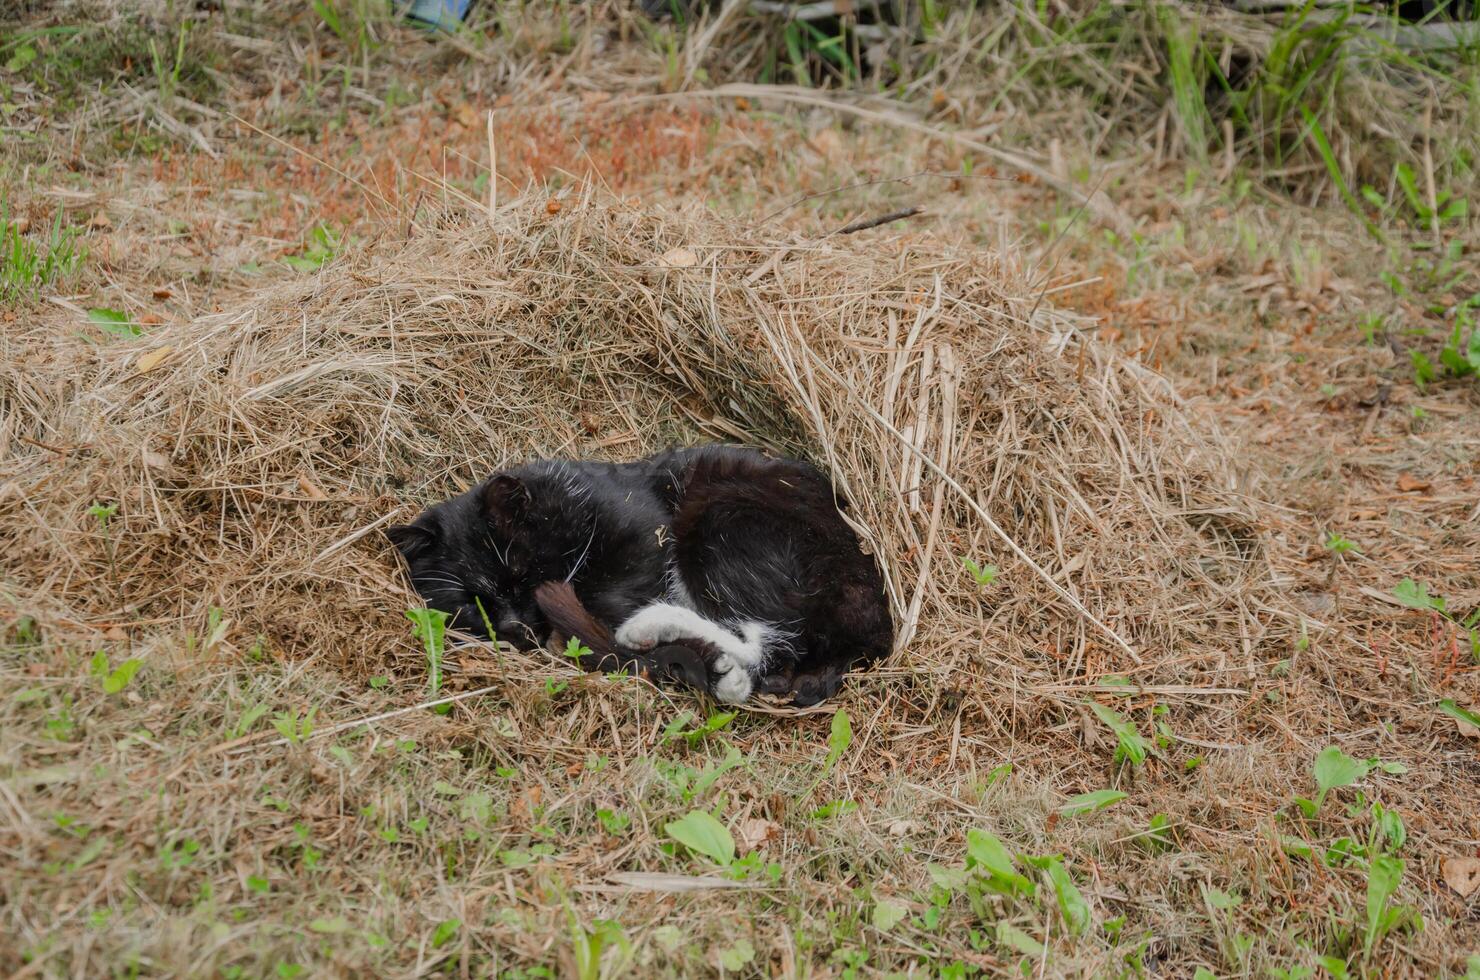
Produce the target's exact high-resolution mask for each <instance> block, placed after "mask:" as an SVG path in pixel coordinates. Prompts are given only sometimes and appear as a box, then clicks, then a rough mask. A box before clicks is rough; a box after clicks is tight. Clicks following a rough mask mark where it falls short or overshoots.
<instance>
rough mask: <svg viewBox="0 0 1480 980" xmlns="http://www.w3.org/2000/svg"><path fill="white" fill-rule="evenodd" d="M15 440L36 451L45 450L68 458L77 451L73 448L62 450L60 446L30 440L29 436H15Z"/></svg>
mask: <svg viewBox="0 0 1480 980" xmlns="http://www.w3.org/2000/svg"><path fill="white" fill-rule="evenodd" d="M16 438H17V439H19V440H20V441H21V442H24V443H25V444H26V445H28V446H35V447H36V448H37V449H45V450H46V451H47V452H49V453H56V454H57V455H58V456H70V455H72V454H73V453H75V452H76V451H77V450H76V449H75V448H73V449H63V448H61V447H60V446H52V445H49V444H47V443H44V442H42V441H41V440H40V439H32V438H31V437H30V436H16Z"/></svg>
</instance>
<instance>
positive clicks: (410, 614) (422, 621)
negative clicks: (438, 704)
mask: <svg viewBox="0 0 1480 980" xmlns="http://www.w3.org/2000/svg"><path fill="white" fill-rule="evenodd" d="M406 618H407V619H409V620H411V632H412V635H414V636H415V637H416V638H417V639H418V640H420V641H421V645H422V648H423V649H424V650H425V651H426V655H427V694H428V695H429V696H430V697H436V696H437V692H439V691H441V690H442V652H443V649H444V639H445V637H446V634H447V619H448V616H447V614H446V613H445V612H443V611H442V610H440V609H425V608H423V609H408V610H406Z"/></svg>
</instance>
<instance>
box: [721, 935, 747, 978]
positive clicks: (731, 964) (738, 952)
mask: <svg viewBox="0 0 1480 980" xmlns="http://www.w3.org/2000/svg"><path fill="white" fill-rule="evenodd" d="M753 959H755V946H753V945H752V944H751V942H750V940H749V939H737V940H736V941H735V943H734V945H732V946H729V947H727V948H725V949H722V950H720V951H719V965H720V966H722V967H724V968H725V969H726V970H729V971H730V972H732V973H733V972H735V971H737V970H743V969H745V964H747V963H749V962H750V961H751V960H753Z"/></svg>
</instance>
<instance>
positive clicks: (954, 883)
mask: <svg viewBox="0 0 1480 980" xmlns="http://www.w3.org/2000/svg"><path fill="white" fill-rule="evenodd" d="M925 871H926V873H927V874H929V875H930V880H931V881H933V882H935V883H936V884H937V885H939V886H940V887H941V888H944V889H945V890H946V891H948V892H954V891H959V890H960V889H961V888H963V887H965V885H966V882H967V880H968V879H969V876H968V875H967V873H966V872H965V870H963V869H961V868H950V867H947V866H946V865H944V864H935V863H931V864H927V865H925Z"/></svg>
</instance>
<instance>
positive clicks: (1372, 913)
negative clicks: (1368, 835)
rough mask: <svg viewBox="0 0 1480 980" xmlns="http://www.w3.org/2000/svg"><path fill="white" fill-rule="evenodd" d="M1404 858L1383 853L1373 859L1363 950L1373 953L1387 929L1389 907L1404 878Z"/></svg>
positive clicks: (1369, 872) (1369, 870)
mask: <svg viewBox="0 0 1480 980" xmlns="http://www.w3.org/2000/svg"><path fill="white" fill-rule="evenodd" d="M1403 868H1404V864H1403V859H1402V858H1395V857H1389V856H1388V855H1383V856H1381V857H1375V858H1373V859H1372V863H1371V864H1370V865H1369V866H1368V869H1367V929H1366V931H1365V933H1364V934H1363V936H1362V952H1363V953H1365V954H1366V955H1368V956H1371V955H1372V947H1373V945H1374V944H1375V943H1376V942H1377V940H1378V938H1379V937H1380V936H1381V935H1382V933H1384V932H1386V931H1387V919H1388V917H1387V907H1388V902H1389V901H1391V899H1392V897H1393V895H1394V894H1396V893H1397V891H1398V882H1399V881H1401V880H1402V878H1403Z"/></svg>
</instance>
